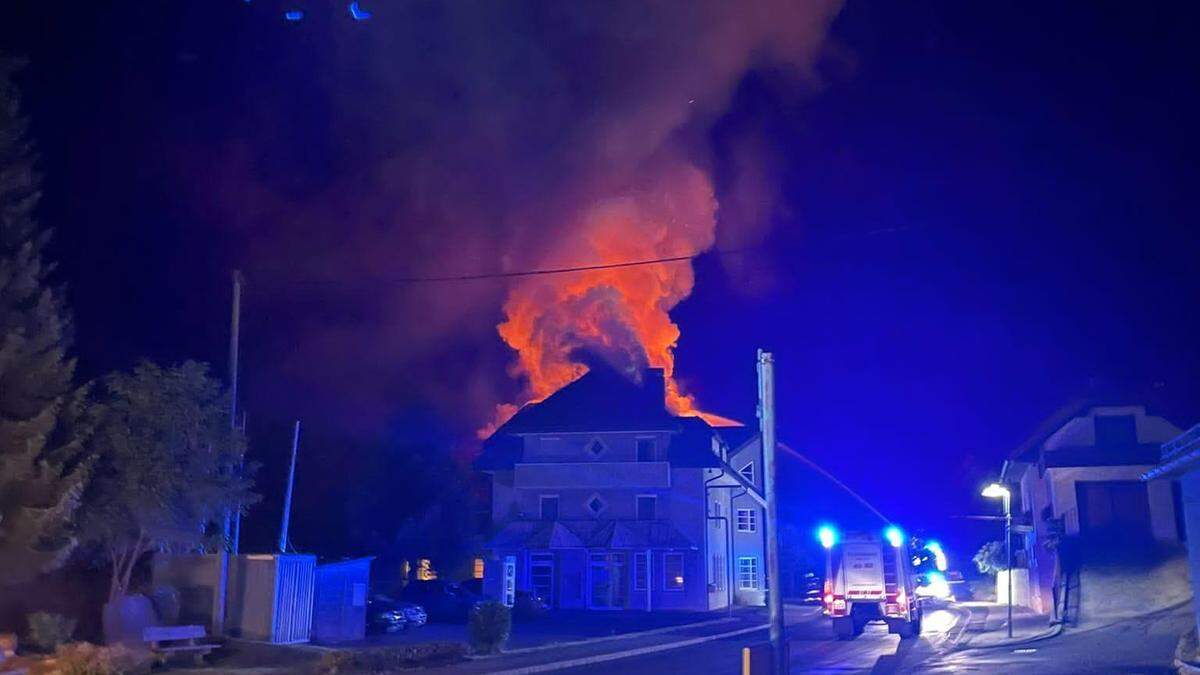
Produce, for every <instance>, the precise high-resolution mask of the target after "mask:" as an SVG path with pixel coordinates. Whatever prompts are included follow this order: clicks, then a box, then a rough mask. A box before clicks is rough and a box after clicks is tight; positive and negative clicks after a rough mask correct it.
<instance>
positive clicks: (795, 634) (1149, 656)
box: [434, 606, 1192, 675]
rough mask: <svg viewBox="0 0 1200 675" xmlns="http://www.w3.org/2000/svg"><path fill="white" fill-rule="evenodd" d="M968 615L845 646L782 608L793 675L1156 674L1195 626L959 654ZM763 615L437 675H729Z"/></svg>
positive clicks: (1128, 625) (1186, 613)
mask: <svg viewBox="0 0 1200 675" xmlns="http://www.w3.org/2000/svg"><path fill="white" fill-rule="evenodd" d="M968 618H969V612H968V610H966V609H964V608H960V607H953V606H951V607H948V608H943V609H936V610H927V612H926V614H925V622H924V626H923V630H922V634H921V636H920V637H919V638H918V639H915V640H904V641H901V640H900V639H899V637H898V636H895V635H888V634H887V629H886V628H885V627H884V626H875V625H872V626H868V627H867V629H866V632H865V633H864V634H863V635H861V636H859V637H858V638H856V639H854V640H851V641H838V640H835V639H834V638H833V635H832V630H831V627H830V625H829V620H828V619H827V618H825V617H823V616H821V615H820V613H819V611H818V610H817V609H816V608H813V607H788V608H787V624H788V644H789V649H790V664H791V672H792V673H838V674H844V673H872V674H883V673H963V672H967V673H989V674H990V673H1038V674H1039V675H1041V674H1043V673H1048V674H1050V675H1058V674H1062V675H1066V674H1067V673H1071V674H1075V673H1083V674H1088V673H1096V674H1099V673H1162V674H1164V675H1165V674H1166V673H1169V672H1172V671H1171V670H1169V669H1168V666H1169V665H1170V662H1171V658H1172V655H1173V652H1174V648H1175V642H1176V640H1177V639H1178V636H1179V635H1180V634H1181V633H1182V632H1184V631H1185V630H1186V629H1187V628H1188V627H1189V626H1190V622H1191V620H1192V618H1191V614H1190V608H1187V607H1183V608H1176V609H1174V610H1170V611H1164V612H1161V613H1159V614H1155V615H1150V616H1144V617H1138V618H1134V619H1128V620H1124V621H1121V622H1118V623H1115V624H1113V625H1108V626H1103V627H1093V628H1080V627H1077V628H1071V629H1068V630H1067V631H1065V632H1063V634H1061V635H1059V636H1057V637H1053V638H1050V639H1048V640H1043V641H1038V642H1034V643H1031V644H1023V645H1019V646H1009V647H1002V648H1001V647H996V648H989V649H970V648H965V647H966V645H965V644H964V642H965V641H960V638H961V636H962V635H963V633H964V631H966V630H967V628H968V623H971V622H970V621H969V620H968ZM766 640H767V631H766V629H765V628H764V627H763V614H762V613H744V614H742V615H740V616H739V617H737V618H735V619H729V620H727V621H723V622H718V623H715V624H713V623H710V624H708V625H694V626H683V627H679V628H672V629H664V630H661V631H653V632H652V633H647V634H641V635H636V636H629V637H623V638H619V639H611V640H601V641H589V642H588V643H584V644H574V645H562V646H559V647H553V648H548V649H538V650H526V651H525V652H524V653H512V654H506V655H504V656H501V657H495V658H489V659H478V660H473V661H469V662H466V663H460V664H455V665H453V666H448V667H446V668H444V669H441V670H435V671H434V672H446V673H456V674H460V675H461V674H465V673H503V674H504V675H532V674H534V673H545V672H553V673H563V674H567V675H584V674H588V675H599V674H601V673H603V674H605V675H607V674H610V673H621V674H625V673H630V674H646V675H670V674H672V673H687V674H688V675H710V674H711V675H718V674H719V675H735V674H737V673H740V672H741V659H742V648H743V647H746V646H756V645H757V646H760V647H761V646H763V645H765V643H766Z"/></svg>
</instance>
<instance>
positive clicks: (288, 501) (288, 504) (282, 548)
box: [279, 420, 300, 553]
mask: <svg viewBox="0 0 1200 675" xmlns="http://www.w3.org/2000/svg"><path fill="white" fill-rule="evenodd" d="M299 447H300V420H296V431H295V432H294V433H293V434H292V465H291V467H290V468H289V469H288V482H287V491H285V492H284V493H283V523H282V524H281V525H280V526H279V552H280V553H287V542H288V521H290V520H291V519H292V486H293V485H295V484H296V450H297V448H299Z"/></svg>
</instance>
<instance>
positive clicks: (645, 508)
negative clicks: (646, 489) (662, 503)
mask: <svg viewBox="0 0 1200 675" xmlns="http://www.w3.org/2000/svg"><path fill="white" fill-rule="evenodd" d="M657 506H658V497H655V496H654V495H638V496H637V519H638V520H654V518H655V511H656V510H657V509H656V507H657Z"/></svg>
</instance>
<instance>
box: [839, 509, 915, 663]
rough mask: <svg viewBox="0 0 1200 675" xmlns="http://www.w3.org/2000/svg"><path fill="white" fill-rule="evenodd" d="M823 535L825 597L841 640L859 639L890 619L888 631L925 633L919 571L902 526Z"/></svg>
mask: <svg viewBox="0 0 1200 675" xmlns="http://www.w3.org/2000/svg"><path fill="white" fill-rule="evenodd" d="M818 537H819V538H820V540H821V545H822V546H823V547H824V548H825V550H826V570H825V593H824V597H823V598H822V599H823V601H824V603H823V604H824V607H825V613H826V614H828V615H829V616H830V618H832V619H833V631H834V634H835V635H836V636H837V637H838V639H840V640H852V639H854V638H855V637H856V636H858V635H860V634H862V632H863V627H864V626H866V624H867V623H869V622H872V621H880V622H884V623H886V624H887V627H888V632H889V633H895V634H898V635H899V636H900V638H901V639H902V640H904V639H910V638H914V637H916V636H918V635H920V633H921V605H920V602H919V601H918V599H917V597H916V593H915V592H914V578H915V576H916V575H915V573H914V570H913V569H912V566H911V562H910V557H909V555H908V541H907V539H906V538H905V536H904V533H903V532H901V531H900V528H898V527H895V526H889V527H888V528H887V529H885V530H884V532H883V535H882V536H880V535H878V534H871V533H863V532H852V533H847V534H846V535H845V536H844V537H838V536H837V533H836V531H835V530H833V529H832V528H830V527H828V526H826V527H822V528H821V530H820V531H819V533H818Z"/></svg>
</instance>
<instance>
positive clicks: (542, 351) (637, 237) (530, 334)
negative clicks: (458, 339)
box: [480, 164, 737, 437]
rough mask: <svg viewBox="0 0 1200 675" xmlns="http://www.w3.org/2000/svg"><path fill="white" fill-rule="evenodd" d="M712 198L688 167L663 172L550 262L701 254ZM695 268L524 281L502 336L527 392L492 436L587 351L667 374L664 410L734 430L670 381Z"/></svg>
mask: <svg viewBox="0 0 1200 675" xmlns="http://www.w3.org/2000/svg"><path fill="white" fill-rule="evenodd" d="M716 206H717V203H716V199H715V197H714V195H713V189H712V185H711V183H710V182H709V180H708V177H707V176H706V175H705V174H704V173H702V172H701V171H700V170H698V169H696V168H695V167H694V166H692V165H690V164H677V165H674V166H673V167H670V168H669V169H668V170H665V171H662V172H660V173H659V175H658V176H657V177H656V179H655V180H654V181H653V182H652V183H651V184H649V185H646V186H641V187H639V188H638V189H636V190H631V194H628V195H626V196H622V197H620V198H614V199H609V200H606V201H604V202H601V203H598V204H595V205H593V206H592V207H591V208H589V209H587V210H586V211H585V212H584V213H582V214H581V215H580V216H579V221H580V222H579V227H577V228H575V229H574V231H576V232H578V233H579V235H578V236H577V237H576V238H573V239H571V240H569V241H566V242H563V243H562V244H560V245H559V246H558V247H557V248H556V249H554V250H553V251H551V252H550V255H549V256H547V262H548V263H552V264H572V263H579V262H581V261H586V262H588V263H589V264H593V263H594V262H600V263H620V262H626V261H631V260H647V259H654V258H663V257H674V256H685V255H695V254H697V253H700V252H702V251H704V250H706V249H708V248H709V247H711V246H712V244H713V241H714V229H715V226H716V220H715V216H716ZM694 282H695V278H694V274H693V270H692V264H691V263H690V262H687V261H684V262H673V263H662V264H655V265H645V266H637V267H623V268H617V269H600V270H588V271H582V272H572V273H567V274H560V275H545V276H536V277H527V278H525V279H524V280H522V281H521V282H520V283H518V284H517V285H515V286H514V287H513V288H512V289H511V290H510V292H509V295H508V299H507V301H506V302H505V304H504V313H505V316H506V319H505V321H504V322H502V323H501V324H500V325H499V326H498V327H497V329H498V331H499V333H500V337H501V338H503V340H504V341H505V342H506V343H507V344H508V345H509V346H510V347H512V348H513V349H514V350H516V352H517V360H516V362H515V363H514V364H513V366H512V367H511V369H510V374H511V375H513V376H514V377H519V378H524V379H525V381H526V382H527V389H526V391H525V392H524V396H523V397H522V400H521V401H519V402H518V403H516V404H503V405H500V406H498V407H497V411H496V420H495V421H494V422H493V424H491V425H489V426H488V427H486V428H485V429H482V430H481V431H480V435H481V436H484V437H486V436H487V435H489V434H490V433H491V432H492V431H494V430H495V428H496V427H498V426H499V425H500V424H503V423H504V422H505V421H506V420H507V419H508V418H509V417H511V416H512V415H513V414H514V413H515V412H516V411H517V410H518V409H519V408H520V406H521V405H524V404H525V403H528V402H531V401H540V400H542V399H544V398H546V397H547V396H549V395H550V394H552V393H554V392H555V391H557V390H559V389H560V388H562V387H563V386H565V385H567V384H569V383H570V382H572V381H574V380H576V379H577V378H579V377H580V376H582V375H583V374H584V373H585V372H587V366H586V365H584V364H583V363H581V362H580V361H579V360H578V355H579V352H580V351H581V350H586V351H588V352H589V353H591V354H593V355H596V356H599V357H600V358H603V359H604V360H606V361H607V362H609V363H610V364H612V365H613V366H614V367H616V368H618V369H620V370H625V371H627V372H629V373H630V375H631V376H636V375H637V373H639V372H640V371H641V369H643V368H645V367H646V366H651V367H656V368H662V369H663V373H664V375H665V378H666V396H667V401H666V404H667V408H668V409H669V410H670V411H671V412H673V413H675V414H678V415H699V416H701V417H704V418H705V419H706V420H708V421H709V422H710V423H712V424H716V425H722V426H727V425H730V424H737V423H736V422H734V421H732V420H728V419H725V418H722V417H720V416H717V415H711V414H707V413H703V412H701V411H700V410H699V409H698V408H697V406H696V402H695V400H694V398H693V397H692V396H690V395H688V394H686V393H684V392H683V391H681V390H680V387H679V384H678V382H676V380H675V378H674V372H675V353H674V350H675V346H676V344H677V343H678V342H679V327H678V326H677V325H675V323H674V322H672V321H671V317H670V314H669V313H670V311H671V309H673V308H674V307H675V306H676V305H677V304H679V302H680V301H681V300H683V299H684V298H686V297H687V296H688V295H689V294H690V293H691V292H692V287H693V285H694Z"/></svg>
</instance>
